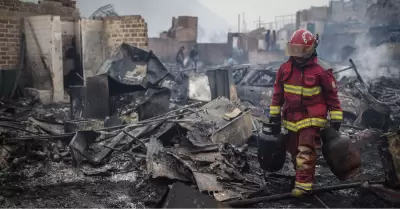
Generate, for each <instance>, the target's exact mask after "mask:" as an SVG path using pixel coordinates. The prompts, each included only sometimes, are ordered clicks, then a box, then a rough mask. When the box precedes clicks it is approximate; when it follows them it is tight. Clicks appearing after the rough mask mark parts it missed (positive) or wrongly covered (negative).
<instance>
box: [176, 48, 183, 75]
mask: <svg viewBox="0 0 400 209" xmlns="http://www.w3.org/2000/svg"><path fill="white" fill-rule="evenodd" d="M184 51H185V47H184V46H181V48H179V51H178V53H177V54H176V64H177V65H178V67H179V68H181V69H183V68H185V64H184V61H185V53H184Z"/></svg>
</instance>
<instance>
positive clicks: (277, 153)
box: [257, 127, 286, 172]
mask: <svg viewBox="0 0 400 209" xmlns="http://www.w3.org/2000/svg"><path fill="white" fill-rule="evenodd" d="M257 148H258V150H257V155H258V162H259V163H260V167H261V168H262V169H263V170H265V171H267V172H277V171H279V170H281V169H282V167H283V165H284V164H285V160H286V143H285V139H284V137H283V136H282V134H277V135H272V134H271V132H270V130H269V129H268V128H266V127H264V128H263V129H262V131H261V132H260V133H259V135H258V139H257Z"/></svg>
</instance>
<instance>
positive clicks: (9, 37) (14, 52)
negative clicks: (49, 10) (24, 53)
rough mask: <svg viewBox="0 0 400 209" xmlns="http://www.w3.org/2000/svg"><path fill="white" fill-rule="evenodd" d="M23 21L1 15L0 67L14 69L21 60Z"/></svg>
mask: <svg viewBox="0 0 400 209" xmlns="http://www.w3.org/2000/svg"><path fill="white" fill-rule="evenodd" d="M20 30H21V21H20V19H19V18H16V17H1V16H0V69H12V68H15V67H16V66H17V65H18V62H19V47H20Z"/></svg>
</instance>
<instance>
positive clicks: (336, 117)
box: [329, 111, 343, 120]
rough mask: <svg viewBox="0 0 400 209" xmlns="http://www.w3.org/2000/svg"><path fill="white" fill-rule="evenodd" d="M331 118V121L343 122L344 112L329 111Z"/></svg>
mask: <svg viewBox="0 0 400 209" xmlns="http://www.w3.org/2000/svg"><path fill="white" fill-rule="evenodd" d="M329 117H330V118H331V120H343V112H342V111H329Z"/></svg>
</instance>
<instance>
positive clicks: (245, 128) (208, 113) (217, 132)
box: [179, 97, 253, 146]
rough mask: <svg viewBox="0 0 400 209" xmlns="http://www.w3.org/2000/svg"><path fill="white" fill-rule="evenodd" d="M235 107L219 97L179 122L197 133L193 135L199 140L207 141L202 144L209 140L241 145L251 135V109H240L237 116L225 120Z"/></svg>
mask: <svg viewBox="0 0 400 209" xmlns="http://www.w3.org/2000/svg"><path fill="white" fill-rule="evenodd" d="M236 108H237V107H236V105H235V104H233V103H232V102H230V101H229V100H228V99H227V98H225V97H220V98H217V99H214V100H213V101H211V102H209V103H207V104H206V105H204V106H203V107H202V109H203V110H204V111H202V112H198V113H196V114H191V115H188V116H186V117H185V118H184V119H185V120H186V121H184V122H180V123H179V124H180V125H181V126H182V127H184V128H186V129H187V130H189V131H191V132H193V133H197V134H195V135H199V140H203V141H207V142H208V143H203V142H202V143H203V144H207V145H209V144H210V141H211V142H212V143H214V144H220V143H224V142H229V143H231V144H233V145H235V146H241V145H243V144H244V143H246V141H247V140H248V139H249V138H250V137H251V134H252V128H253V124H252V118H251V110H241V113H240V114H239V115H238V116H237V117H235V118H230V119H229V120H227V119H226V115H227V114H230V113H232V112H233V111H234V110H235V109H236ZM224 116H225V119H224ZM192 143H193V142H192ZM212 143H211V144H212ZM195 146H199V145H195Z"/></svg>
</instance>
